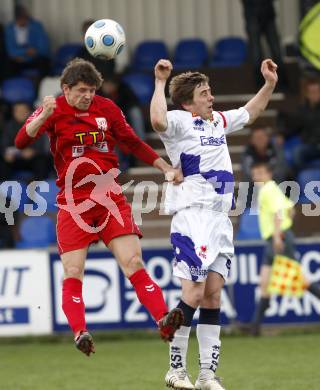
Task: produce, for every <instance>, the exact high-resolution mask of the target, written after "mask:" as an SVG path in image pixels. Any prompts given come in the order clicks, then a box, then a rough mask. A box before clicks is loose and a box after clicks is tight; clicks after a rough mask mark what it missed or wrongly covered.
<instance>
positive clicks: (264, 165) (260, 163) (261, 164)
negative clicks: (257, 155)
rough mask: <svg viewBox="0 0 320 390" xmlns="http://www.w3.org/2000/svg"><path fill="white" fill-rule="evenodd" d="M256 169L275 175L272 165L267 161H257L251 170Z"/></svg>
mask: <svg viewBox="0 0 320 390" xmlns="http://www.w3.org/2000/svg"><path fill="white" fill-rule="evenodd" d="M255 168H265V169H266V170H267V171H268V172H269V173H271V174H273V170H272V168H271V166H270V164H269V163H267V162H265V161H256V162H254V163H252V165H251V167H250V169H255Z"/></svg>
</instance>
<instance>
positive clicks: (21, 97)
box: [2, 77, 36, 104]
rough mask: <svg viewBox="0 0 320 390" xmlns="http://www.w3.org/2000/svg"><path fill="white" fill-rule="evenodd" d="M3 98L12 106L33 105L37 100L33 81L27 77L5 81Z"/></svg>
mask: <svg viewBox="0 0 320 390" xmlns="http://www.w3.org/2000/svg"><path fill="white" fill-rule="evenodd" d="M2 98H3V100H5V101H6V102H8V103H10V104H14V103H16V102H26V103H29V104H32V103H33V102H34V100H35V98H36V91H35V88H34V85H33V83H32V81H31V80H29V79H27V78H25V77H14V78H10V79H6V80H4V81H3V83H2Z"/></svg>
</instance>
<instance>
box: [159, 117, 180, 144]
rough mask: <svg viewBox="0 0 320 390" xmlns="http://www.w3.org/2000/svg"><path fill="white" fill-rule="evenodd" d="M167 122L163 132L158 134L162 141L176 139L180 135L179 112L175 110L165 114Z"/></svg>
mask: <svg viewBox="0 0 320 390" xmlns="http://www.w3.org/2000/svg"><path fill="white" fill-rule="evenodd" d="M167 122H168V126H167V128H166V130H165V131H162V132H161V133H159V135H160V138H162V139H163V140H169V139H171V140H172V139H177V138H179V134H180V128H181V126H180V122H181V118H180V117H179V112H178V111H177V110H173V111H168V112H167Z"/></svg>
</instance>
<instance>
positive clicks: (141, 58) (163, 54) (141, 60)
mask: <svg viewBox="0 0 320 390" xmlns="http://www.w3.org/2000/svg"><path fill="white" fill-rule="evenodd" d="M161 58H169V54H168V49H167V46H166V45H165V43H164V42H163V41H144V42H141V43H139V45H138V46H137V47H136V48H135V50H134V53H133V61H132V69H133V70H134V71H153V68H154V66H155V64H156V63H157V62H158V60H160V59H161Z"/></svg>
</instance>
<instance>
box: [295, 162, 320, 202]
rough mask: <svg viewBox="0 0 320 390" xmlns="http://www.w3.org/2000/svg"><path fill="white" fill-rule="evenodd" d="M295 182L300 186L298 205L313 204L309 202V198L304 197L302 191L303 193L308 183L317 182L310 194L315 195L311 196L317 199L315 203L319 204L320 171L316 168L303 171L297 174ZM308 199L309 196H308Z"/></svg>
mask: <svg viewBox="0 0 320 390" xmlns="http://www.w3.org/2000/svg"><path fill="white" fill-rule="evenodd" d="M297 181H298V184H299V186H300V198H299V202H300V203H314V201H312V200H310V199H309V198H307V197H306V195H305V193H304V191H305V187H306V185H307V184H308V183H309V182H310V181H317V182H318V183H317V185H315V186H314V187H317V188H315V189H314V190H312V189H311V191H312V192H314V193H315V195H313V196H314V197H315V198H316V197H317V199H316V201H317V203H319V197H320V169H318V168H310V169H309V168H308V169H304V170H302V171H301V172H299V173H298V176H297ZM309 197H310V195H309Z"/></svg>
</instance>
